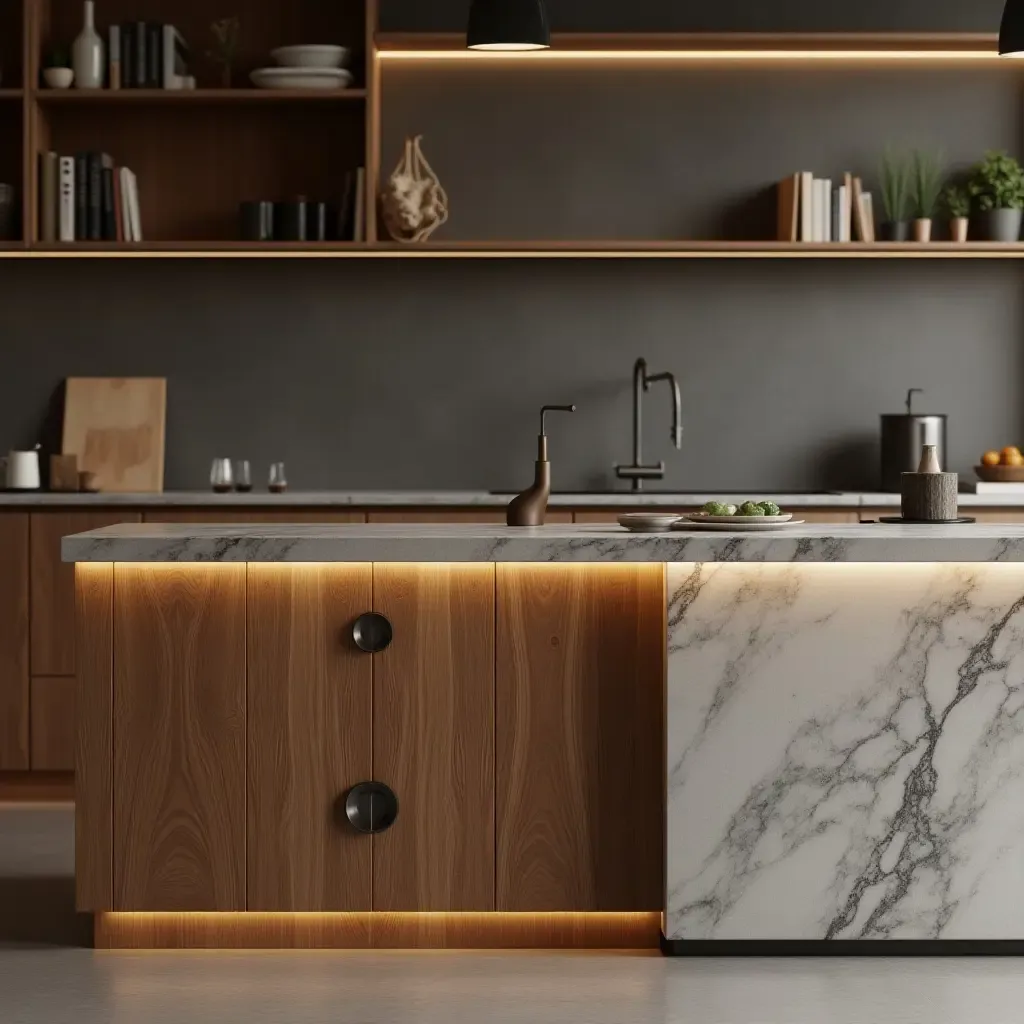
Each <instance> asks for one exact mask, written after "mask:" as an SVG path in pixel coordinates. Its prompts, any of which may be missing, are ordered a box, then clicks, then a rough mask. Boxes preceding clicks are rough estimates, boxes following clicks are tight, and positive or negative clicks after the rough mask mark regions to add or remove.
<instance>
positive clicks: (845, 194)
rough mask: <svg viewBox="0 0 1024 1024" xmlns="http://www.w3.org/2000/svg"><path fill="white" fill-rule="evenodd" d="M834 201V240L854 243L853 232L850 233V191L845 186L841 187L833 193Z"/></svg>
mask: <svg viewBox="0 0 1024 1024" xmlns="http://www.w3.org/2000/svg"><path fill="white" fill-rule="evenodd" d="M833 201H834V202H835V206H836V209H835V211H834V215H833V218H832V223H833V224H834V225H835V233H834V234H833V238H832V240H833V241H834V242H849V241H852V232H851V231H850V220H851V218H850V212H851V208H850V190H849V189H848V188H847V187H846V186H845V185H840V186H839V188H837V189H836V190H835V192H834V193H833Z"/></svg>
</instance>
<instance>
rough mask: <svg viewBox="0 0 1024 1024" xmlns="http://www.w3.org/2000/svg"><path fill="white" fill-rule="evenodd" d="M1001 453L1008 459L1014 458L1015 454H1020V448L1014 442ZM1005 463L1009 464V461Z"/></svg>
mask: <svg viewBox="0 0 1024 1024" xmlns="http://www.w3.org/2000/svg"><path fill="white" fill-rule="evenodd" d="M1001 454H1002V456H1003V459H1004V460H1006V459H1009V458H1012V457H1013V456H1014V455H1020V449H1019V448H1018V447H1017V446H1016V445H1015V444H1012V445H1010V446H1009V447H1007V448H1004V449H1003V450H1002V453H1001ZM1005 464H1006V465H1009V463H1008V462H1007V463H1005Z"/></svg>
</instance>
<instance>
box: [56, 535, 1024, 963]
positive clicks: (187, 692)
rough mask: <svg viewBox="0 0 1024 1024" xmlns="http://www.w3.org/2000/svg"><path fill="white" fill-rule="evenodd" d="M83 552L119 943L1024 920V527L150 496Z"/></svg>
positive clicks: (795, 937)
mask: <svg viewBox="0 0 1024 1024" xmlns="http://www.w3.org/2000/svg"><path fill="white" fill-rule="evenodd" d="M64 558H65V560H67V561H73V562H76V563H78V565H77V566H76V586H77V592H78V609H79V645H80V650H81V651H82V652H83V658H84V661H85V666H84V667H83V669H81V670H80V673H79V706H80V708H81V709H82V711H81V713H80V716H79V728H78V765H77V770H78V776H77V785H78V786H79V793H78V808H77V811H78V821H77V847H76V857H77V864H76V868H77V874H78V899H79V908H80V909H81V910H85V911H89V912H92V913H94V914H95V916H96V936H97V944H98V945H108V946H160V945H184V946H237V945H271V946H272V945H297V946H310V945H322V946H332V945H334V946H351V945H354V946H388V945H422V946H430V945H452V946H466V945H477V946H481V945H491V946H517V945H519V946H525V945H565V946H574V945H575V946H587V945H612V946H615V945H620V946H621V945H634V946H643V945H650V944H652V943H653V942H656V941H657V939H658V932H659V931H663V946H664V948H665V949H666V950H667V951H669V952H673V953H681V954H686V953H689V952H708V951H709V950H711V951H729V950H730V949H738V950H743V951H747V950H748V949H751V948H759V949H763V948H765V947H764V945H763V944H764V943H768V944H769V947H771V948H776V949H785V948H794V949H799V950H801V951H803V950H807V949H814V950H816V951H830V950H835V951H840V950H845V949H847V948H848V946H847V943H851V942H852V943H856V944H857V947H856V948H860V949H868V948H872V949H876V948H880V949H882V950H888V951H891V950H892V949H893V948H894V946H893V943H895V942H898V941H900V940H910V941H912V942H915V943H921V942H924V943H926V945H925V946H924V947H923V948H925V949H926V950H934V951H939V950H940V949H942V948H943V947H942V945H941V942H942V941H943V940H945V941H946V942H947V943H948V942H959V941H964V940H966V941H969V942H970V941H978V942H979V943H981V946H980V947H979V948H991V944H992V943H1011V944H1015V943H1016V942H1017V941H1019V940H1021V939H1022V938H1024V936H1022V931H1024V927H1022V926H1021V924H1020V923H1019V922H1020V914H1019V912H1018V909H1017V908H1018V905H1019V901H1020V898H1021V897H1022V896H1024V856H1022V852H1024V771H1022V770H1021V766H1022V765H1024V730H1022V729H1021V727H1020V724H1019V723H1020V721H1021V716H1022V708H1024V690H1022V689H1021V682H1022V681H1024V565H1022V564H1020V563H1024V528H1021V527H1016V526H974V527H971V526H967V527H962V526H961V527H932V528H922V527H893V526H869V525H863V526H848V527H844V526H816V527H815V526H798V527H794V528H792V529H790V530H786V531H782V532H778V533H773V534H739V533H703V532H701V533H697V532H686V533H673V534H668V535H654V536H642V535H631V534H627V533H625V532H624V531H620V530H615V529H609V528H607V527H588V526H555V527H548V528H539V529H534V530H509V529H506V528H503V527H492V526H415V525H413V526H409V525H405V526H397V525H396V526H372V525H371V526H366V525H354V526H318V525H317V526H313V525H306V526H289V525H268V526H253V525H247V526H234V527H233V526H202V525H191V526H188V525H182V526H168V525H159V524H146V525H138V524H137V525H129V526H118V527H111V528H108V529H104V530H98V531H93V532H92V533H88V534H82V535H78V536H75V537H70V538H66V539H65V541H64ZM666 678H667V687H666ZM367 783H370V784H372V785H371V787H370V788H369V789H367V788H366V787H365V785H364V784H367ZM662 912H664V916H663V917H662ZM872 940H878V942H877V944H871V942H872ZM933 940H940V943H939V944H935V945H927V943H931V942H932V941H933ZM780 942H782V943H785V942H790V943H796V946H793V947H786V946H775V945H774V944H776V943H780ZM752 944H753V945H752Z"/></svg>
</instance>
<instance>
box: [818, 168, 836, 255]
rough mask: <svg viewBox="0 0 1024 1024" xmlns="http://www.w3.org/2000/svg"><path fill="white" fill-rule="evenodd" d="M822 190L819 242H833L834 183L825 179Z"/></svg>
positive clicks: (822, 182)
mask: <svg viewBox="0 0 1024 1024" xmlns="http://www.w3.org/2000/svg"><path fill="white" fill-rule="evenodd" d="M819 187H820V188H821V207H822V218H821V237H820V238H819V239H818V241H819V242H831V241H833V237H832V182H831V180H830V179H829V178H824V179H822V181H821V184H820V186H819Z"/></svg>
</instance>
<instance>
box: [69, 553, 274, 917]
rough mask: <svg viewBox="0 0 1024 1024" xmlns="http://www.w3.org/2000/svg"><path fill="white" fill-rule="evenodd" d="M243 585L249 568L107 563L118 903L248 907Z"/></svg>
mask: <svg viewBox="0 0 1024 1024" xmlns="http://www.w3.org/2000/svg"><path fill="white" fill-rule="evenodd" d="M245 592H246V567H245V566H244V565H174V564H171V563H166V564H155V565H126V564H118V565H116V566H115V568H114V626H113V648H114V650H113V654H114V656H113V663H114V686H113V737H114V740H113V772H112V782H113V822H114V842H113V861H114V863H113V876H114V896H113V899H114V909H116V910H150V911H160V910H186V911H199V910H221V911H227V910H245V907H246V882H245V870H246V865H245V846H246V786H245V771H246V764H245V760H246V758H245V748H246V741H245V730H246V701H245V692H246V615H245V599H246V594H245ZM83 713H84V709H83ZM268 753H269V754H270V756H274V754H273V752H272V751H271V752H268Z"/></svg>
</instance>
